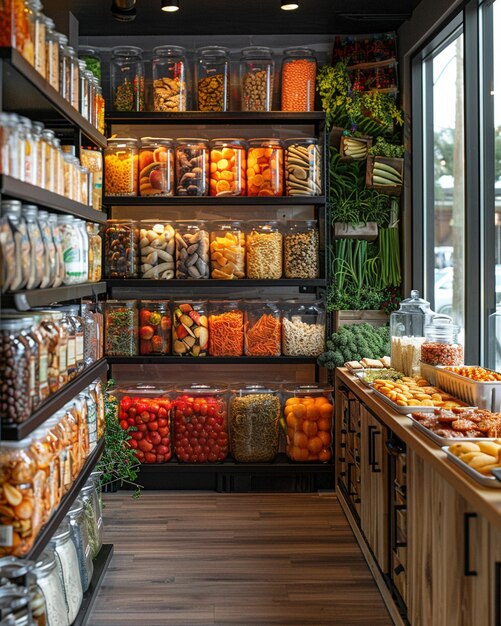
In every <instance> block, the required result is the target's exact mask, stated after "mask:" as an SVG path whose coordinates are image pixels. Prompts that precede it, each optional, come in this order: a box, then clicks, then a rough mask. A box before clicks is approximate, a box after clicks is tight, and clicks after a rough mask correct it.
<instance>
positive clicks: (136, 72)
mask: <svg viewBox="0 0 501 626" xmlns="http://www.w3.org/2000/svg"><path fill="white" fill-rule="evenodd" d="M110 74H111V92H112V102H113V109H114V110H115V111H131V112H132V111H143V110H144V62H143V51H142V49H141V48H137V47H135V46H117V47H115V48H112V50H111V63H110Z"/></svg>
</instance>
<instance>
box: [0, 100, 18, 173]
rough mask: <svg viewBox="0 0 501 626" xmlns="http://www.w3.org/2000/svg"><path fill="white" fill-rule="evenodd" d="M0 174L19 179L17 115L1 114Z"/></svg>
mask: <svg viewBox="0 0 501 626" xmlns="http://www.w3.org/2000/svg"><path fill="white" fill-rule="evenodd" d="M0 174H7V175H9V176H12V178H19V134H18V129H17V115H13V114H11V113H2V112H0Z"/></svg>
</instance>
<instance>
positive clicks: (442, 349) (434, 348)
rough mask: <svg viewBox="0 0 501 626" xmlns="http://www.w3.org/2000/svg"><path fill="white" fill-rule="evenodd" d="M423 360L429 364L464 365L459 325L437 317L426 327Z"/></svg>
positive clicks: (422, 345)
mask: <svg viewBox="0 0 501 626" xmlns="http://www.w3.org/2000/svg"><path fill="white" fill-rule="evenodd" d="M424 334H425V340H424V342H423V343H422V344H421V362H422V363H427V364H428V365H449V366H450V365H452V366H454V365H463V362H464V348H463V346H462V344H461V343H459V338H458V337H459V326H458V325H457V324H452V323H451V322H450V320H449V321H444V320H440V319H437V318H435V319H434V320H433V321H432V323H431V324H428V325H426V326H425V327H424Z"/></svg>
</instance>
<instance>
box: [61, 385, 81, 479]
mask: <svg viewBox="0 0 501 626" xmlns="http://www.w3.org/2000/svg"><path fill="white" fill-rule="evenodd" d="M62 412H63V413H64V415H63V417H62V419H61V425H62V426H63V427H64V428H65V429H66V431H67V435H68V438H69V443H70V445H69V452H70V467H71V480H70V485H72V484H73V483H74V482H75V480H76V479H77V477H78V473H79V472H80V470H81V469H82V466H83V464H84V461H85V459H84V458H83V455H82V450H83V443H84V442H83V441H82V439H81V431H82V420H83V419H84V414H83V407H82V403H81V400H80V396H79V395H78V396H77V397H76V398H73V400H72V401H71V402H69V403H68V404H67V405H66V407H65V408H64V409H63V411H62Z"/></svg>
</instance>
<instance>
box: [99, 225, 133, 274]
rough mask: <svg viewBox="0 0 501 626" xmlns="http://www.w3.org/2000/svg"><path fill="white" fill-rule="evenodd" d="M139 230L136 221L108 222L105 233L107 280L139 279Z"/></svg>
mask: <svg viewBox="0 0 501 626" xmlns="http://www.w3.org/2000/svg"><path fill="white" fill-rule="evenodd" d="M137 240H138V228H137V222H135V221H134V220H108V221H107V222H106V227H105V231H104V272H105V275H106V278H137V270H138V254H137V248H138V241H137Z"/></svg>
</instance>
